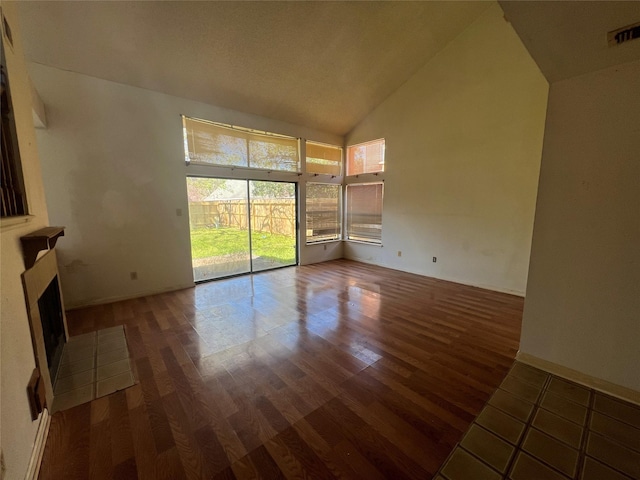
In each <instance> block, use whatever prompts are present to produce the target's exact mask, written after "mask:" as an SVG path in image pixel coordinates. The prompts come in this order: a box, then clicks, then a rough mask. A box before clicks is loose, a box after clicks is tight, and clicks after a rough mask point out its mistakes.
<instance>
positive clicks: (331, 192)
mask: <svg viewBox="0 0 640 480" xmlns="http://www.w3.org/2000/svg"><path fill="white" fill-rule="evenodd" d="M341 197H342V187H341V185H335V184H329V183H307V243H316V242H326V241H329V240H340V238H341V236H342V228H341V227H342V218H341V215H340V213H341V210H342V209H341V208H340V207H341V205H340V203H341V202H340V200H341Z"/></svg>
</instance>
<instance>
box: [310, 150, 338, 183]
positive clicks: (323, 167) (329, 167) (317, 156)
mask: <svg viewBox="0 0 640 480" xmlns="http://www.w3.org/2000/svg"><path fill="white" fill-rule="evenodd" d="M306 167H307V173H316V174H318V175H323V174H324V175H333V176H338V175H341V174H342V148H340V147H334V146H333V145H324V144H322V143H315V142H307V159H306Z"/></svg>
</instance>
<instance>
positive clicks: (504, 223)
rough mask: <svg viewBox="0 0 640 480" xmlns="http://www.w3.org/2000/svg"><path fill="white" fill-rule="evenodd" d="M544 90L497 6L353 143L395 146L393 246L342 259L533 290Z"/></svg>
mask: <svg viewBox="0 0 640 480" xmlns="http://www.w3.org/2000/svg"><path fill="white" fill-rule="evenodd" d="M547 90H548V86H547V82H546V80H545V79H544V78H543V76H542V74H541V73H540V71H539V70H538V68H537V66H536V64H535V63H534V62H533V60H532V59H531V57H530V56H529V54H528V53H527V51H526V50H525V48H524V47H523V46H522V44H521V42H520V39H519V38H518V36H517V35H516V33H515V32H514V31H513V29H512V28H511V26H510V25H509V24H508V23H507V22H505V20H504V19H503V18H502V10H501V9H500V7H499V6H498V5H497V4H495V5H493V6H492V7H491V8H490V9H488V10H487V11H486V12H485V13H484V14H483V15H482V16H481V17H480V18H479V19H478V20H476V21H475V22H474V23H473V24H472V25H471V26H470V27H469V28H468V29H467V30H465V31H464V32H463V33H462V34H461V35H459V36H458V37H457V38H456V39H455V40H453V41H452V42H451V43H450V44H449V45H448V46H447V47H446V48H445V49H444V50H443V51H441V52H440V53H439V54H438V55H437V56H436V57H435V58H434V59H433V60H431V61H430V62H428V63H427V64H426V65H425V66H424V67H423V68H422V69H421V70H419V71H418V72H417V73H416V75H414V76H413V77H412V78H411V79H410V80H409V81H408V82H407V83H406V84H404V85H403V86H402V87H400V89H399V90H397V91H396V92H395V93H394V94H392V95H391V96H390V97H389V98H388V99H387V100H386V101H385V102H384V103H382V104H381V105H380V106H379V107H378V108H376V109H375V110H374V111H373V112H372V113H371V114H370V115H369V116H368V117H367V118H366V119H365V120H364V121H363V122H362V123H361V124H360V125H359V126H358V127H357V128H356V129H354V131H353V132H351V133H350V134H349V135H348V136H347V143H348V144H355V143H360V142H363V141H367V140H373V139H375V138H382V137H383V138H385V140H386V147H387V150H386V165H385V168H386V173H385V197H384V211H383V238H382V240H383V245H384V246H383V247H382V248H380V247H372V246H367V245H359V244H353V243H348V244H346V245H345V256H346V257H348V258H352V259H357V260H362V261H365V262H371V263H376V264H379V265H384V266H387V267H391V268H396V269H399V270H405V271H410V272H415V273H419V274H423V275H428V276H432V277H437V278H443V279H448V280H453V281H456V282H460V283H465V284H470V285H476V286H482V287H486V288H490V289H495V290H502V291H507V292H514V293H518V294H524V291H525V287H526V278H527V268H528V259H529V252H530V244H531V234H532V228H533V215H534V209H535V198H536V187H537V181H538V172H539V166H540V156H541V151H542V137H543V130H544V117H545V109H546V99H547ZM398 251H402V257H398V256H397V252H398ZM432 257H437V258H438V261H437V263H433V262H432Z"/></svg>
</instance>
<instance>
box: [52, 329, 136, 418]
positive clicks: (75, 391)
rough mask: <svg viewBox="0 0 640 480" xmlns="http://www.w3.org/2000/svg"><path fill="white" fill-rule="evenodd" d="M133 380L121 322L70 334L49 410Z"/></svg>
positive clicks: (111, 391)
mask: <svg viewBox="0 0 640 480" xmlns="http://www.w3.org/2000/svg"><path fill="white" fill-rule="evenodd" d="M133 384H134V375H133V372H132V370H131V362H130V361H129V350H128V348H127V340H126V337H125V335H124V329H123V328H122V326H121V325H119V326H117V327H112V328H106V329H104V330H99V331H97V332H91V333H86V334H84V335H78V336H75V337H70V338H69V341H68V342H67V343H66V344H65V346H64V350H63V352H62V359H61V361H60V367H59V368H58V375H57V378H56V382H55V385H54V388H53V391H54V397H55V398H54V401H53V408H52V412H53V413H55V412H57V411H59V410H66V409H67V408H71V407H75V406H76V405H80V404H82V403H86V402H89V401H91V400H93V399H94V398H99V397H102V396H104V395H108V394H110V393H113V392H115V391H118V390H122V389H123V388H126V387H130V386H131V385H133Z"/></svg>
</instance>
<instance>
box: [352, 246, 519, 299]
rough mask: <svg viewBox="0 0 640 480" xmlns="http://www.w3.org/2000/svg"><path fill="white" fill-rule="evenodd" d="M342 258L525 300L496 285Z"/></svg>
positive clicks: (508, 289)
mask: <svg viewBox="0 0 640 480" xmlns="http://www.w3.org/2000/svg"><path fill="white" fill-rule="evenodd" d="M342 258H343V259H344V260H351V261H353V262H360V263H366V264H367V265H375V266H377V267H382V268H388V269H390V270H397V271H398V272H406V273H412V274H414V275H420V276H422V277H427V278H434V279H436V280H442V281H444V282H450V283H457V284H458V285H464V286H466V287H474V288H481V289H482V290H490V291H492V292H498V293H506V294H507V295H514V296H516V297H520V298H525V292H523V291H521V290H513V289H511V288H504V287H498V286H496V285H485V284H480V283H469V282H466V281H464V280H461V279H459V278H449V277H446V276H435V275H427V274H426V273H424V272H421V271H418V270H414V269H411V268H400V267H397V266H391V265H387V264H386V263H382V262H374V261H371V260H367V259H365V258H360V257H355V256H353V255H350V256H346V255H345V256H343V257H342Z"/></svg>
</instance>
